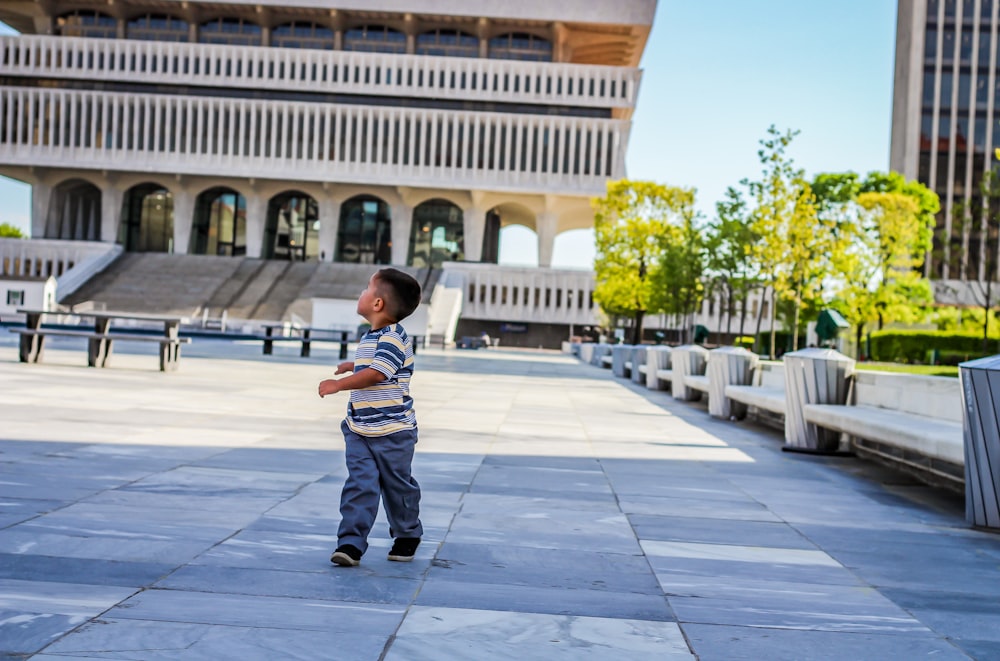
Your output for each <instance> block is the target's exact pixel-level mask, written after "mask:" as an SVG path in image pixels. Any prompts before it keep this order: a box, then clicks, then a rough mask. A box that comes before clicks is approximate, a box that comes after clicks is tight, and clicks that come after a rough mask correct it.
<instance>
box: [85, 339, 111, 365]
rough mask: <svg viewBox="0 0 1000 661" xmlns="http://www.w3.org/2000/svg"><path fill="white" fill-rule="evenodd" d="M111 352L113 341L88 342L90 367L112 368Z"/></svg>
mask: <svg viewBox="0 0 1000 661" xmlns="http://www.w3.org/2000/svg"><path fill="white" fill-rule="evenodd" d="M111 351H112V341H111V340H106V339H92V340H87V365H89V366H90V367H110V366H111Z"/></svg>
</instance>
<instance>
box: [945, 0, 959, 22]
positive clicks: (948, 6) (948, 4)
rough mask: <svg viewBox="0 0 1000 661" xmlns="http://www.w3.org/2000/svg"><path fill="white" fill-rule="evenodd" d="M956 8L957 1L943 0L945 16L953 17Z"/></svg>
mask: <svg viewBox="0 0 1000 661" xmlns="http://www.w3.org/2000/svg"><path fill="white" fill-rule="evenodd" d="M957 10H958V3H957V2H956V1H955V0H944V15H945V18H954V17H955V13H956V12H957Z"/></svg>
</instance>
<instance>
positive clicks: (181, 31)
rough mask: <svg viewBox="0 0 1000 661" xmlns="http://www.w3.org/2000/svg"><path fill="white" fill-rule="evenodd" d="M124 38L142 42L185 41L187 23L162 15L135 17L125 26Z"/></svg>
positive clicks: (186, 37) (186, 38)
mask: <svg viewBox="0 0 1000 661" xmlns="http://www.w3.org/2000/svg"><path fill="white" fill-rule="evenodd" d="M125 36H126V37H128V38H129V39H141V40H143V41H187V40H188V24H187V21H184V20H181V19H179V18H174V17H173V16H166V15H163V14H144V15H143V16H136V17H135V18H133V19H132V20H130V21H129V22H128V24H127V25H126V26H125Z"/></svg>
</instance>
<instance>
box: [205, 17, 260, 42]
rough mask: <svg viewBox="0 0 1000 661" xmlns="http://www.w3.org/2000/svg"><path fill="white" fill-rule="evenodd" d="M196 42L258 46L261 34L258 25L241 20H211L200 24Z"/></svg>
mask: <svg viewBox="0 0 1000 661" xmlns="http://www.w3.org/2000/svg"><path fill="white" fill-rule="evenodd" d="M198 41H199V42H200V43H203V44H228V45H230V46H260V45H261V44H262V43H263V32H262V30H261V29H260V26H259V25H257V24H256V23H251V22H250V21H247V20H244V19H242V18H213V19H212V20H210V21H206V22H205V23H202V24H201V27H200V28H199V29H198Z"/></svg>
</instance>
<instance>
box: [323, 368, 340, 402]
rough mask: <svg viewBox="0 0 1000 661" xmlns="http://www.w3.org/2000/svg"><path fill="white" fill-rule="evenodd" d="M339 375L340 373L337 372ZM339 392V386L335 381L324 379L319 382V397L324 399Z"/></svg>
mask: <svg viewBox="0 0 1000 661" xmlns="http://www.w3.org/2000/svg"><path fill="white" fill-rule="evenodd" d="M337 373H338V374H340V372H339V371H338V372H337ZM338 392H340V385H339V383H338V381H337V379H324V380H323V381H320V382H319V396H320V397H326V396H327V395H332V394H334V393H338Z"/></svg>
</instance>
